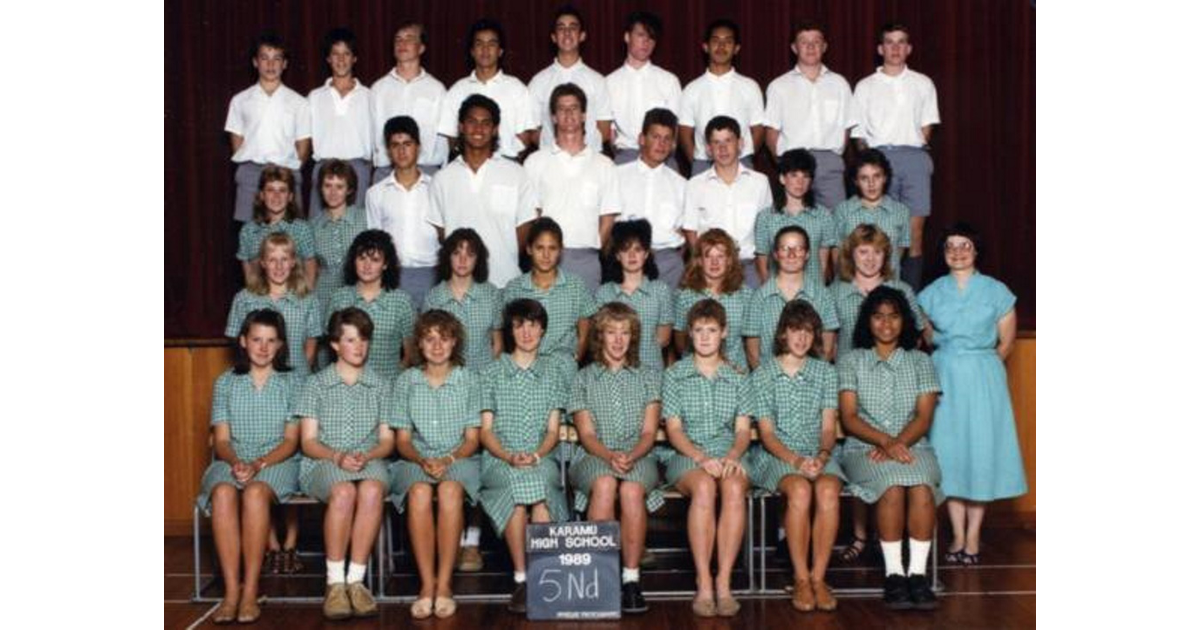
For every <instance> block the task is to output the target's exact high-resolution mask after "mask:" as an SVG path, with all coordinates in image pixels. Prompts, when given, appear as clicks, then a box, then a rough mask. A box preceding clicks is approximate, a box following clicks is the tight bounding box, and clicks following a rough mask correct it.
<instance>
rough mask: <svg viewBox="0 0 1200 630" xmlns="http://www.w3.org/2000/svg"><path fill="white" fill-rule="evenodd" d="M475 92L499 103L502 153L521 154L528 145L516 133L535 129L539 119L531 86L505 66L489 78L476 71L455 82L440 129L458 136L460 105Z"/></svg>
mask: <svg viewBox="0 0 1200 630" xmlns="http://www.w3.org/2000/svg"><path fill="white" fill-rule="evenodd" d="M472 94H482V95H484V96H486V97H488V98H490V99H492V100H493V101H496V104H497V105H499V106H500V129H499V137H500V155H503V156H505V157H510V158H516V157H517V156H518V155H521V151H523V150H524V149H525V145H524V144H522V142H521V140H520V139H519V138H517V134H519V133H521V132H524V131H529V130H530V129H536V128H537V125H538V123H537V119H536V118H535V117H534V116H533V114H532V113H531V112H530V109H529V108H530V106H531V105H532V103H531V101H530V99H529V90H528V89H526V88H525V84H524V83H521V80H520V79H518V78H516V77H513V76H509V75H507V74H504V71H503V70H500V71H498V72H497V73H496V76H494V77H492V78H491V80H490V81H487V82H483V81H480V80H479V79H478V78H477V77H476V76H475V73H474V72H472V73H471V74H468V75H467V76H465V77H463V78H461V79H459V80H458V81H457V82H455V84H454V85H452V86H451V87H450V91H449V92H447V93H446V100H445V102H444V103H443V104H442V114H441V119H440V122H439V123H438V133H440V134H442V135H443V136H446V137H448V138H457V137H458V108H459V107H460V106H461V105H462V102H463V101H464V100H466V98H467V97H468V96H470V95H472Z"/></svg>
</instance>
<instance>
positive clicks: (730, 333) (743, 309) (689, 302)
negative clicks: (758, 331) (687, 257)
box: [675, 286, 754, 372]
mask: <svg viewBox="0 0 1200 630" xmlns="http://www.w3.org/2000/svg"><path fill="white" fill-rule="evenodd" d="M753 295H754V292H753V291H751V290H750V289H749V288H747V287H745V286H743V287H742V288H740V289H738V290H737V291H735V292H733V293H722V294H721V295H719V296H714V295H713V294H712V293H711V292H710V291H709V290H708V289H705V290H704V291H702V292H700V291H693V290H691V289H680V290H679V291H678V292H676V293H675V330H677V331H679V332H681V333H683V334H685V335H686V334H687V332H688V330H687V316H688V311H689V310H690V309H691V308H692V306H694V305H695V304H696V302H699V301H700V300H703V299H706V298H713V299H715V300H716V301H717V302H720V304H721V306H724V307H725V328H726V330H727V333H726V335H725V343H724V344H722V346H721V349H722V351H723V352H724V354H725V360H726V361H729V363H730V364H732V365H733V366H734V367H736V368H737V369H739V370H741V371H743V372H744V371H746V369H747V368H746V366H747V364H746V344H745V342H744V341H743V340H742V335H744V334H745V327H746V322H747V320H748V319H749V311H748V307H749V306H750V298H751V296H753ZM686 354H687V355H690V354H691V351H690V350H689V351H688V352H687V353H686Z"/></svg>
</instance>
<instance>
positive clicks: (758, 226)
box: [754, 212, 771, 256]
mask: <svg viewBox="0 0 1200 630" xmlns="http://www.w3.org/2000/svg"><path fill="white" fill-rule="evenodd" d="M770 216H771V213H770V212H760V213H758V214H757V215H755V217H754V253H755V254H757V255H759V256H769V255H770V254H771V234H768V232H770V230H771V228H770V226H768V225H767V224H768V223H770V221H768V218H769V217H770Z"/></svg>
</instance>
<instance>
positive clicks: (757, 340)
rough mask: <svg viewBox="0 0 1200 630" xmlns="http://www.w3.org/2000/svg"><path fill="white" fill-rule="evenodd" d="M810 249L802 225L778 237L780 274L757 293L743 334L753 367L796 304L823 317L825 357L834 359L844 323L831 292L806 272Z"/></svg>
mask: <svg viewBox="0 0 1200 630" xmlns="http://www.w3.org/2000/svg"><path fill="white" fill-rule="evenodd" d="M809 249H810V248H809V245H808V232H805V231H804V228H802V227H800V226H798V225H789V226H787V227H785V228H783V229H782V230H779V232H778V233H776V234H775V246H774V248H772V251H773V252H774V254H773V255H774V257H775V264H776V266H777V267H778V271H776V273H775V275H774V276H772V277H771V278H770V279H768V280H767V281H766V282H765V283H764V284H763V285H762V286H761V287H759V288H758V290H757V291H755V292H754V295H753V296H752V297H751V298H750V307H749V308H748V309H747V310H746V314H747V317H746V328H745V330H744V331H743V333H742V334H744V335H745V336H746V358H747V359H748V361H749V363H750V367H751V368H757V367H758V366H759V364H760V363H761V362H762V355H763V353H764V352H769V351H770V347H769V346H768V347H766V348H764V347H763V346H764V343H765V342H767V341H769V340H770V339H771V338H772V335H773V334H774V331H775V328H776V326H777V324H778V323H779V315H780V313H782V312H783V309H784V307H785V306H786V305H787V304H789V303H791V302H795V301H803V302H808V303H809V304H811V305H812V306H813V308H815V309H816V310H817V313H819V314H820V317H821V330H822V332H821V334H822V335H823V337H824V338H823V339H822V340H821V342H822V346H823V347H824V351H823V352H824V353H823V354H822V355H821V356H822V358H824V359H826V360H829V359H832V358H833V352H834V348H836V347H837V331H838V329H839V328H841V324H840V323H839V322H838V316H837V311H835V310H834V308H833V297H832V296H831V295H830V294H829V290H828V289H826V288H825V285H824V284H823V283H821V281H820V280H819V279H817V278H810V277H808V274H807V273H805V271H804V267H805V263H806V262H807V259H808V252H809Z"/></svg>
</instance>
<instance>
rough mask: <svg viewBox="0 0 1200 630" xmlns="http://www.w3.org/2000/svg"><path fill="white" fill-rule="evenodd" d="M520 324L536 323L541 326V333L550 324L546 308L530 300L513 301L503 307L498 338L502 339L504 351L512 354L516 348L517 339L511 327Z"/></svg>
mask: <svg viewBox="0 0 1200 630" xmlns="http://www.w3.org/2000/svg"><path fill="white" fill-rule="evenodd" d="M521 322H537V323H539V324H541V325H542V331H543V333H544V332H545V330H546V327H547V326H548V325H549V323H550V316H549V315H547V314H546V307H544V306H542V303H541V302H538V301H537V300H533V299H530V298H521V299H519V300H513V301H511V302H509V303H508V304H506V305H505V306H504V324H503V327H502V328H501V329H500V336H501V337H502V338H503V339H504V351H505V352H508V353H510V354H511V353H512V352H513V351H514V350H516V348H517V339H516V337H514V336H513V326H515V325H517V324H520V323H521Z"/></svg>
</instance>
